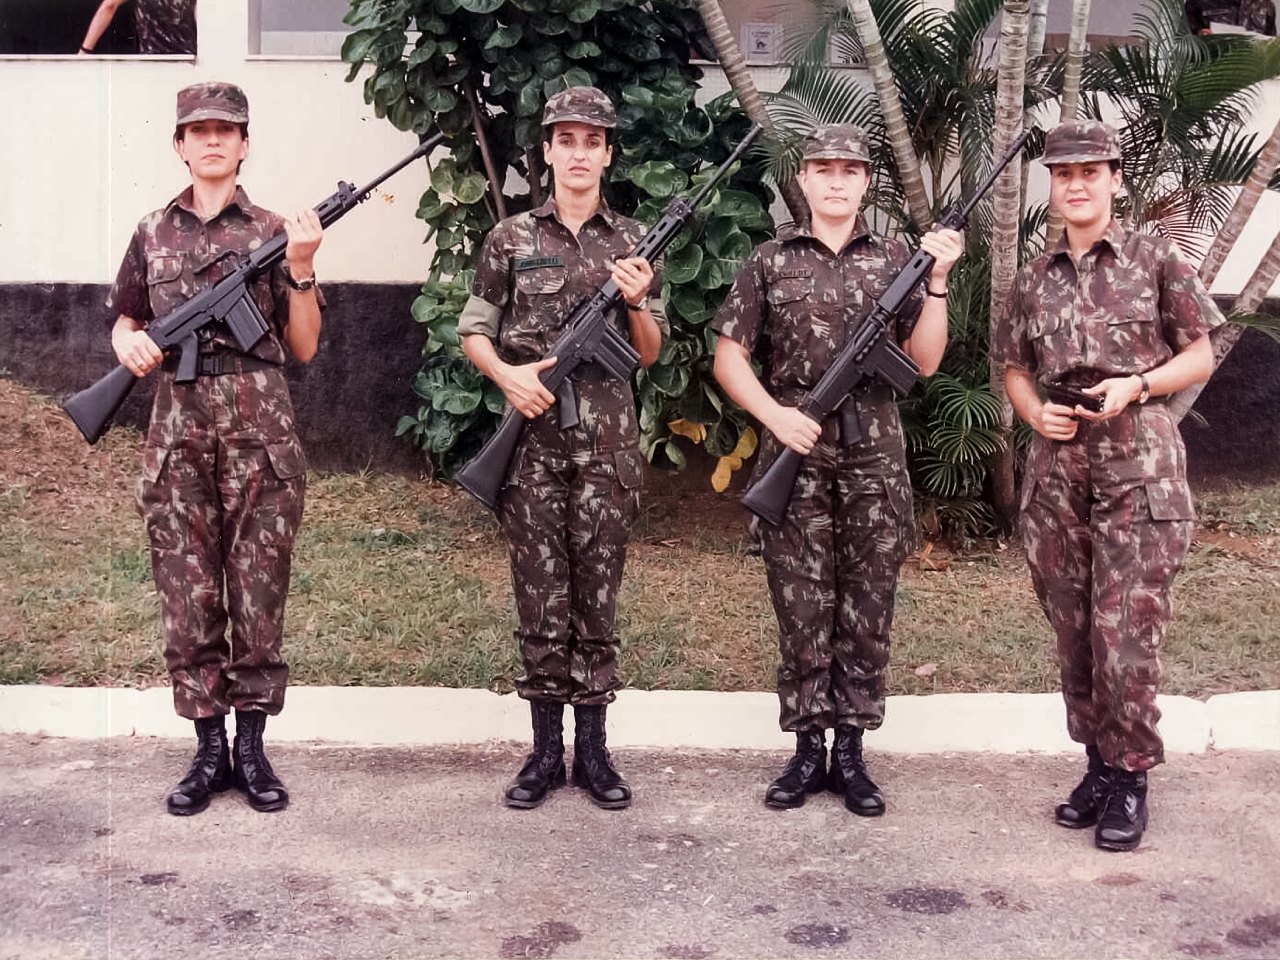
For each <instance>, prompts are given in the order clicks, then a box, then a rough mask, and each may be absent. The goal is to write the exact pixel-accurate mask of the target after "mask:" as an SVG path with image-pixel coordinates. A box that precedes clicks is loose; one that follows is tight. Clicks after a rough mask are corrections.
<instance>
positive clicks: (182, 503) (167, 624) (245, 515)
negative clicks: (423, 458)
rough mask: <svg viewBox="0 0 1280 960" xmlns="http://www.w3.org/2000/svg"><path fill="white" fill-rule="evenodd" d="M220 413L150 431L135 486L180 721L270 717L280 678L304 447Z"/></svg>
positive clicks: (278, 701) (280, 702)
mask: <svg viewBox="0 0 1280 960" xmlns="http://www.w3.org/2000/svg"><path fill="white" fill-rule="evenodd" d="M226 379H228V378H225V377H220V378H201V380H200V381H198V385H199V387H200V388H201V389H204V388H205V386H206V383H205V381H206V380H226ZM219 386H221V385H219ZM205 412H208V411H207V410H206V411H205ZM217 414H218V420H219V421H220V422H214V423H205V424H204V425H203V426H205V427H206V429H200V428H199V427H198V426H196V425H195V424H193V423H190V422H188V423H187V424H186V425H187V426H190V427H192V429H190V430H188V431H187V432H185V433H184V434H182V435H181V436H179V437H178V438H177V439H174V440H171V441H167V442H166V441H165V440H164V439H161V440H160V441H159V442H156V439H155V437H154V436H153V437H152V438H149V440H148V443H147V446H146V448H145V450H144V453H143V471H142V478H141V480H140V481H139V484H138V506H139V512H140V513H141V514H142V517H143V520H144V521H145V524H146V528H147V536H148V538H149V539H150V542H151V568H152V571H153V573H154V576H155V583H156V591H157V593H158V594H159V596H160V606H161V618H162V621H163V624H164V639H165V652H164V657H165V664H166V666H167V667H168V669H169V676H170V679H171V682H172V685H173V699H174V707H175V709H176V710H177V712H178V714H179V715H180V716H182V717H186V718H188V719H198V718H201V717H209V716H214V715H217V714H225V713H227V712H229V711H230V710H231V709H233V708H235V709H247V710H262V711H264V712H266V713H268V714H273V715H274V714H277V713H279V712H280V710H281V709H282V708H283V706H284V694H285V684H286V682H287V679H288V674H289V669H288V666H287V665H286V664H285V662H284V660H283V658H282V657H281V653H280V647H281V640H282V636H283V629H284V606H285V597H286V595H287V593H288V589H289V570H290V563H291V559H292V555H293V541H294V536H295V535H296V533H297V530H298V525H299V523H300V522H301V519H302V504H303V491H304V487H305V481H306V477H305V462H304V459H303V455H302V449H301V446H300V445H299V443H298V440H297V438H296V437H295V436H293V435H291V434H290V435H289V436H287V437H285V438H283V439H281V440H279V441H275V440H272V441H271V442H265V441H264V439H263V438H262V436H261V435H258V434H257V433H256V432H255V431H252V430H250V431H247V432H246V431H244V430H243V429H240V430H237V429H234V428H235V427H240V428H243V427H244V426H245V425H244V424H243V423H240V422H239V418H240V416H241V414H242V411H237V410H235V409H234V408H225V407H224V408H222V409H221V410H219V411H217ZM154 433H155V431H154V429H153V435H154ZM272 435H273V436H275V435H278V431H277V432H276V433H273V434H272ZM228 622H229V623H230V639H229V640H228V637H227V626H228Z"/></svg>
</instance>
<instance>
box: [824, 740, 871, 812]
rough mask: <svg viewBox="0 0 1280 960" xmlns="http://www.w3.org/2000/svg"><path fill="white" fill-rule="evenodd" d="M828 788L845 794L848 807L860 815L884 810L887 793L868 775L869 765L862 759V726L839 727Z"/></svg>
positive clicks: (833, 748) (832, 751)
mask: <svg viewBox="0 0 1280 960" xmlns="http://www.w3.org/2000/svg"><path fill="white" fill-rule="evenodd" d="M827 788H828V789H829V790H830V791H831V792H832V793H838V794H842V795H843V796H844V805H845V809H846V810H848V811H849V812H850V813H856V814H857V815H858V816H860V817H878V816H880V815H881V814H882V813H884V797H883V796H882V795H881V793H880V788H879V787H877V786H876V784H875V781H874V780H872V779H871V777H870V776H868V775H867V765H866V763H865V762H864V761H863V759H862V728H861V727H851V726H839V727H836V736H835V740H834V741H833V742H832V744H831V775H830V776H829V777H828V778H827Z"/></svg>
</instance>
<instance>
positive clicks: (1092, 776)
mask: <svg viewBox="0 0 1280 960" xmlns="http://www.w3.org/2000/svg"><path fill="white" fill-rule="evenodd" d="M1084 752H1085V753H1086V754H1087V755H1088V757H1089V769H1088V771H1087V772H1086V773H1085V775H1084V779H1083V780H1081V781H1080V784H1079V786H1077V787H1076V788H1075V789H1074V790H1072V791H1071V796H1069V797H1067V801H1066V803H1060V804H1058V806H1057V808H1056V809H1055V810H1054V812H1053V819H1054V820H1056V821H1057V822H1058V823H1060V824H1062V826H1064V827H1069V828H1070V829H1072V830H1079V829H1081V828H1082V827H1092V826H1093V825H1094V824H1095V823H1097V822H1098V804H1099V803H1100V802H1101V800H1102V798H1103V796H1104V794H1105V791H1106V785H1107V781H1106V777H1105V776H1104V774H1105V772H1106V769H1107V765H1106V764H1105V763H1103V762H1102V754H1101V753H1099V752H1098V748H1097V747H1095V746H1094V745H1093V744H1089V746H1087V747H1085V748H1084Z"/></svg>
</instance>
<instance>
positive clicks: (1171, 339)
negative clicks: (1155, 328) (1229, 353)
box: [1160, 243, 1226, 353]
mask: <svg viewBox="0 0 1280 960" xmlns="http://www.w3.org/2000/svg"><path fill="white" fill-rule="evenodd" d="M1163 266H1164V270H1163V271H1162V272H1163V276H1162V278H1161V279H1162V282H1161V284H1160V323H1161V325H1162V333H1163V334H1164V339H1165V342H1166V343H1168V344H1169V346H1170V347H1172V348H1173V350H1174V352H1175V353H1176V352H1181V351H1182V350H1185V349H1186V348H1187V347H1189V346H1190V345H1191V344H1192V343H1194V342H1195V341H1197V340H1199V339H1200V338H1201V337H1202V336H1204V335H1205V334H1206V333H1208V332H1209V331H1211V330H1213V329H1214V328H1216V327H1220V326H1222V324H1224V323H1226V318H1225V317H1224V316H1223V315H1222V311H1221V310H1219V309H1218V305H1217V304H1216V303H1214V302H1213V297H1211V296H1209V291H1208V290H1206V289H1205V286H1204V283H1203V282H1201V280H1200V276H1199V274H1198V273H1197V272H1196V270H1195V268H1194V267H1193V266H1192V265H1191V263H1190V262H1189V261H1188V260H1187V258H1186V256H1185V255H1184V254H1183V253H1182V251H1181V250H1179V249H1178V246H1177V245H1176V244H1174V243H1170V244H1169V248H1168V251H1167V252H1166V253H1165V257H1164V264H1163Z"/></svg>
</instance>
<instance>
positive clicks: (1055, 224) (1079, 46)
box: [1044, 0, 1090, 249]
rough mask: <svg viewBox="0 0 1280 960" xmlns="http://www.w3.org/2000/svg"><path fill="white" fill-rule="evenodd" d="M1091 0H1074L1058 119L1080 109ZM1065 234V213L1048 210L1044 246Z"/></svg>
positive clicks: (1050, 244) (1069, 116)
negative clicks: (1081, 79)
mask: <svg viewBox="0 0 1280 960" xmlns="http://www.w3.org/2000/svg"><path fill="white" fill-rule="evenodd" d="M1089 4H1090V0H1074V5H1073V6H1072V8H1071V33H1070V35H1069V36H1068V38H1067V65H1066V70H1065V72H1064V73H1063V77H1062V112H1061V114H1060V115H1059V120H1074V119H1075V118H1076V116H1077V115H1078V114H1079V112H1080V76H1081V74H1082V73H1084V54H1085V46H1086V45H1087V44H1088V42H1089ZM1061 236H1062V217H1060V216H1058V214H1056V213H1054V212H1053V211H1052V210H1050V211H1049V223H1048V226H1047V227H1046V229H1045V240H1044V245H1045V248H1046V249H1048V248H1052V247H1053V245H1054V244H1056V243H1057V242H1058V238H1059V237H1061Z"/></svg>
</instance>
